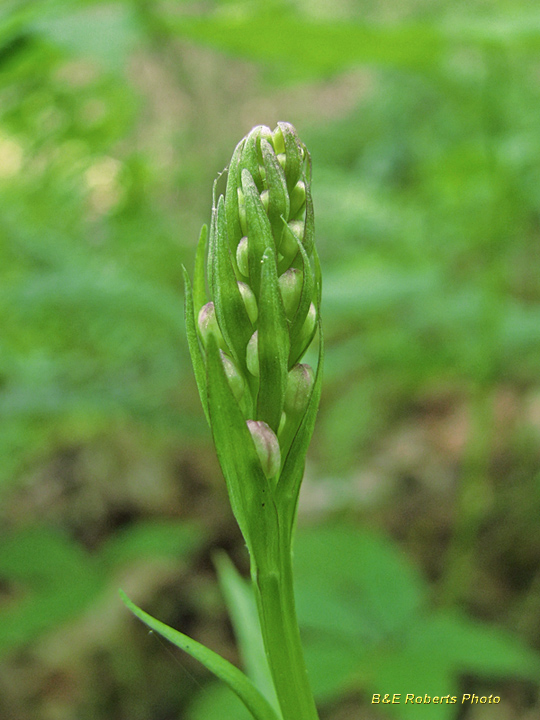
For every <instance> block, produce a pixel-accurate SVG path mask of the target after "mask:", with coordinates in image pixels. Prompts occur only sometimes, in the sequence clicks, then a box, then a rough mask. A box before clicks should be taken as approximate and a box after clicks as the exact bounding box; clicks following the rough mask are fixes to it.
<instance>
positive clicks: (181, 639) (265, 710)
mask: <svg viewBox="0 0 540 720" xmlns="http://www.w3.org/2000/svg"><path fill="white" fill-rule="evenodd" d="M120 597H121V598H122V601H123V602H124V604H125V605H126V606H127V607H128V608H129V610H131V612H132V613H133V614H134V615H135V617H137V618H138V619H139V620H141V621H142V622H143V623H144V624H145V625H147V626H148V627H149V628H150V629H151V630H153V631H154V632H157V633H159V634H160V635H161V636H162V637H164V638H165V639H166V640H168V641H169V642H171V643H172V644H173V645H176V647H178V648H180V649H181V650H184V652H187V653H188V654H189V655H191V656H192V657H193V658H195V659H196V660H198V661H199V662H200V663H202V664H203V665H204V666H205V667H206V668H207V669H208V670H210V672H212V673H214V675H215V676H216V677H218V678H219V679H220V680H221V681H223V682H224V683H225V684H226V685H228V687H229V688H230V689H231V690H232V691H233V692H234V693H235V694H236V695H237V696H238V697H239V698H240V700H241V701H242V702H243V703H244V705H245V706H246V707H247V709H248V710H249V711H250V713H251V714H252V715H253V717H254V718H255V719H256V720H280V719H279V717H278V715H277V714H276V713H275V712H274V710H273V709H272V706H271V705H270V703H269V702H268V700H266V698H265V697H264V696H263V695H262V694H261V693H260V692H259V690H257V688H256V687H255V685H254V684H253V683H252V682H251V680H250V679H249V678H247V677H246V676H245V675H244V673H243V672H242V671H241V670H239V669H238V668H237V667H235V666H234V665H233V664H232V663H230V662H229V661H228V660H225V658H222V657H221V655H218V654H217V653H215V652H214V651H213V650H210V649H209V648H207V647H205V646H204V645H201V643H198V642H197V641H196V640H193V639H192V638H190V637H189V636H188V635H184V634H183V633H181V632H179V631H178V630H174V629H173V628H171V627H169V626H168V625H165V623H162V622H160V621H159V620H156V619H155V618H153V617H152V616H151V615H148V613H145V612H144V610H141V609H140V608H139V607H137V606H136V605H135V604H134V603H133V602H132V601H131V600H130V599H129V598H128V596H127V595H126V594H125V593H124V592H123V591H122V590H120Z"/></svg>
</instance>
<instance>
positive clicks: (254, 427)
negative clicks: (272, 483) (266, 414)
mask: <svg viewBox="0 0 540 720" xmlns="http://www.w3.org/2000/svg"><path fill="white" fill-rule="evenodd" d="M247 426H248V428H249V432H250V433H251V437H252V438H253V444H254V445H255V450H256V451H257V455H258V456H259V460H260V461H261V467H262V471H263V473H264V474H265V476H266V477H267V479H270V478H272V477H274V475H277V474H278V472H279V468H280V466H281V452H280V450H279V442H278V439H277V437H276V435H275V433H274V432H273V430H271V428H270V427H269V426H268V425H267V424H266V423H265V422H263V421H262V420H247Z"/></svg>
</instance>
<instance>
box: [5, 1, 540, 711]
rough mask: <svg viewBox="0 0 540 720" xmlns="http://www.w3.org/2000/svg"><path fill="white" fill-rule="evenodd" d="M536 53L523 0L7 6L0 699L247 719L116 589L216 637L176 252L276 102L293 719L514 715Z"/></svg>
mask: <svg viewBox="0 0 540 720" xmlns="http://www.w3.org/2000/svg"><path fill="white" fill-rule="evenodd" d="M539 50H540V14H539V13H538V11H537V10H536V9H535V7H534V5H531V3H525V2H521V1H518V0H501V1H500V2H498V3H497V4H494V3H484V2H481V1H480V0H477V1H476V2H469V3H455V2H446V1H445V0H440V1H439V2H432V1H431V2H427V1H426V0H407V1H406V2H403V1H402V0H400V1H398V0H385V2H377V3H376V2H371V0H336V1H335V2H333V3H331V4H328V3H323V2H317V1H316V0H311V1H308V0H286V1H283V2H264V3H263V2H260V3H259V2H257V1H254V0H249V2H248V1H247V0H244V1H242V0H239V1H238V2H233V1H232V0H228V1H227V2H214V1H209V2H204V3H203V2H187V1H186V2H165V1H159V2H147V1H145V0H117V1H116V2H105V1H104V0H102V1H101V2H98V1H93V2H92V1H91V0H78V2H70V3H68V2H65V1H63V0H41V1H40V2H30V1H28V2H24V0H6V1H5V2H3V3H2V5H1V7H0V461H1V462H0V500H1V504H0V523H1V535H0V716H1V717H6V718H9V719H11V718H16V719H17V720H33V719H34V718H35V719H36V720H64V719H65V720H70V719H71V718H74V717H76V718H78V719H81V720H84V719H85V718H93V719H96V718H104V719H105V718H107V720H123V719H124V718H126V720H127V718H129V720H138V719H139V718H140V719H141V720H142V719H143V718H144V719H145V720H169V718H171V719H172V718H175V719H178V720H180V719H184V718H186V719H188V720H201V719H202V718H210V717H216V718H218V717H219V718H220V720H229V718H236V719H239V718H241V717H242V715H241V712H242V711H241V710H239V709H238V708H237V707H236V706H235V705H234V704H233V701H232V700H230V699H229V697H228V696H227V695H224V694H223V692H222V690H221V689H220V688H218V687H216V686H214V685H213V684H210V683H209V678H208V677H207V675H206V674H205V673H204V672H203V671H202V670H201V669H200V668H199V667H197V666H196V665H195V664H193V663H192V662H191V661H190V660H189V659H186V658H185V657H182V656H180V655H173V656H171V654H169V653H168V652H167V650H166V649H165V648H164V647H163V646H162V645H160V643H159V642H158V641H157V639H156V638H155V636H154V637H152V636H148V635H147V634H146V632H145V631H144V629H142V628H140V627H138V626H135V625H134V624H133V622H132V619H131V618H130V617H128V614H127V611H126V610H125V609H124V608H123V606H122V605H121V604H120V601H119V600H118V598H117V594H116V590H117V588H118V587H119V586H122V587H123V588H124V589H125V590H126V592H128V593H129V594H130V595H131V596H132V597H133V598H134V600H135V601H136V602H137V603H138V604H140V605H144V606H145V607H146V608H147V609H149V610H150V611H151V612H152V614H154V615H155V616H157V617H160V618H161V619H163V620H164V621H166V622H168V623H169V624H172V625H176V626H177V627H179V628H180V629H181V630H183V631H185V632H189V633H191V634H193V635H195V636H196V637H197V638H198V639H200V640H202V641H204V642H206V643H207V644H208V645H210V646H211V647H212V648H213V649H215V650H217V651H219V652H221V653H223V654H224V655H226V656H227V657H229V658H230V659H233V660H234V661H235V662H240V656H239V651H238V650H237V649H236V645H235V643H234V640H233V636H232V633H231V629H230V627H229V625H228V623H227V620H226V615H225V609H224V605H223V601H222V599H221V595H220V591H219V589H218V586H217V583H216V578H215V571H214V568H213V564H212V549H214V548H216V547H222V548H225V549H226V550H227V551H228V552H229V553H230V554H231V555H232V556H233V558H234V559H235V560H236V562H237V564H238V565H239V566H240V567H241V568H242V569H246V559H245V555H244V550H243V547H242V543H241V540H240V538H239V535H238V531H237V529H236V528H235V525H234V522H233V520H232V518H231V513H230V510H229V509H228V504H227V498H226V494H225V490H224V487H223V482H222V480H221V476H220V472H219V468H218V466H217V462H216V461H215V459H214V455H213V450H212V448H211V444H210V436H209V432H208V430H207V428H206V426H205V422H204V418H203V414H202V410H201V408H200V405H199V401H198V397H197V393H196V390H195V383H194V380H193V377H192V371H191V367H190V365H189V358H188V353H187V346H186V340H185V336H184V329H183V319H182V302H183V301H182V293H181V287H182V276H181V268H182V263H184V264H186V265H187V266H188V267H191V266H192V263H193V259H194V250H195V245H196V241H197V237H198V232H199V228H200V226H201V224H202V223H203V222H207V221H208V219H209V209H210V205H211V187H212V182H213V179H214V178H215V176H216V175H217V174H218V173H219V172H220V171H221V170H222V169H223V167H224V166H225V164H226V162H227V161H228V158H229V157H230V154H231V151H232V149H233V147H234V145H235V143H236V142H238V140H239V139H240V138H241V137H242V136H243V135H244V134H245V133H246V132H247V131H249V129H250V128H251V127H252V126H253V125H255V124H258V123H264V124H267V125H270V126H273V125H274V124H275V122H276V121H278V120H288V121H291V122H292V123H293V124H295V125H296V127H297V129H298V131H299V133H300V135H301V137H302V138H303V140H304V141H305V142H306V144H307V145H308V147H309V148H310V150H311V152H312V156H313V164H314V189H313V192H314V202H315V208H316V220H317V242H318V247H319V253H320V256H321V261H322V265H323V273H324V275H323V277H324V289H323V302H324V326H325V334H326V339H327V362H326V375H325V378H326V379H325V389H324V393H323V402H322V407H321V411H320V414H319V420H318V426H317V429H316V435H315V440H314V442H313V449H312V452H311V454H310V459H309V463H308V470H307V477H306V482H305V488H304V490H305V492H304V493H303V497H302V506H301V510H300V523H299V530H298V552H297V565H298V601H299V612H300V616H301V619H302V622H303V628H304V633H305V638H306V648H307V652H308V660H309V663H310V667H311V672H312V677H313V683H314V686H315V687H316V690H317V693H318V698H319V700H320V704H321V715H322V717H323V718H325V719H326V720H346V719H348V718H351V719H355V718H359V717H365V718H366V719H369V720H377V719H379V720H380V719H383V718H386V717H398V718H405V719H406V718H413V717H418V716H419V714H420V713H422V717H424V718H427V719H428V720H429V718H433V720H438V719H440V720H445V719H446V718H448V720H450V718H467V719H468V720H470V719H472V720H482V719H483V718H490V719H491V718H494V719H495V720H506V718H508V720H510V719H511V718H523V719H525V720H527V719H529V718H530V719H531V720H532V718H536V717H538V713H539V710H540V705H539V699H538V685H537V684H535V681H536V680H537V678H538V677H539V672H538V671H539V660H538V652H539V651H540V524H539V523H538V518H539V517H540V382H539V378H540V250H539V247H540V246H539V240H540V238H539V228H540V164H539V155H540V131H539V128H538V117H539V116H540V91H539V88H538V73H539V71H540V57H539ZM241 654H242V650H241V648H240V655H241ZM376 692H380V693H383V694H384V693H390V694H392V693H394V692H402V693H407V692H415V693H416V692H417V693H418V694H424V693H428V694H431V695H444V694H446V693H454V694H456V695H459V696H461V693H463V692H470V693H472V692H476V693H477V694H478V695H488V696H489V695H490V694H492V693H493V694H497V695H499V696H500V697H501V703H500V704H499V705H498V706H497V707H496V708H494V707H493V706H491V707H481V706H480V705H477V706H460V705H457V706H454V707H447V708H446V707H443V706H439V707H435V706H433V705H431V706H429V707H428V706H424V707H423V708H421V709H416V708H412V709H411V707H410V706H408V707H406V706H403V705H401V706H385V707H382V706H375V705H372V704H370V699H371V694H372V693H376ZM229 704H230V708H229ZM413 710H414V711H415V712H413ZM416 713H418V714H416ZM495 713H497V714H495Z"/></svg>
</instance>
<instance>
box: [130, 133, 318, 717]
mask: <svg viewBox="0 0 540 720" xmlns="http://www.w3.org/2000/svg"><path fill="white" fill-rule="evenodd" d="M217 182H218V181H216V183H215V184H214V201H213V208H212V222H211V226H210V233H209V236H208V238H207V229H206V227H203V230H202V232H201V236H200V240H199V247H198V251H197V259H196V267H195V276H194V283H193V289H192V288H191V283H190V280H189V277H188V274H187V272H186V273H185V284H186V306H185V310H186V329H187V336H188V342H189V347H190V353H191V359H192V362H193V367H194V370H195V377H196V380H197V385H198V388H199V393H200V396H201V401H202V404H203V407H204V410H205V414H206V417H207V419H208V422H209V424H210V427H211V430H212V434H213V438H214V443H215V446H216V449H217V453H218V457H219V460H220V464H221V467H222V470H223V474H224V476H225V480H226V483H227V489H228V492H229V497H230V501H231V506H232V509H233V512H234V514H235V517H236V519H237V521H238V524H239V526H240V529H241V531H242V533H243V535H244V538H245V540H246V544H247V547H248V550H249V554H250V563H251V578H252V585H253V590H254V594H255V598H256V604H257V610H258V618H259V622H260V630H261V634H262V639H263V644H264V649H265V656H266V658H265V657H264V656H263V655H262V654H261V655H259V660H260V662H259V663H258V665H259V667H258V670H259V671H260V673H259V676H260V677H262V678H267V677H268V670H267V669H266V667H265V664H266V662H268V669H269V672H270V675H271V678H272V682H271V683H270V684H269V685H267V684H266V682H265V683H264V685H265V687H266V690H267V697H266V696H265V695H264V694H263V693H262V692H261V690H260V689H257V687H256V686H255V685H254V684H253V683H252V682H251V681H250V680H248V678H247V677H246V676H244V675H243V674H242V673H241V672H240V671H239V670H238V669H237V668H235V667H234V666H232V665H230V663H228V662H226V661H225V660H223V659H222V658H221V657H219V656H217V655H216V654H215V653H213V652H212V651H210V650H208V649H207V648H205V647H203V646H202V645H199V644H198V643H196V642H195V641H193V640H191V639H189V638H187V637H186V636H184V635H182V634H180V633H178V632H177V631H175V630H173V629H172V628H169V627H167V626H165V625H163V624H162V623H160V622H158V621H157V620H155V619H153V618H151V617H150V616H149V615H147V614H146V613H143V612H142V611H141V610H139V609H138V608H136V607H135V606H134V605H133V604H132V603H131V602H130V601H129V600H127V598H125V596H124V599H125V601H126V602H127V604H128V607H130V609H131V610H132V611H133V612H134V613H135V614H136V615H137V616H138V617H139V618H140V619H141V620H143V621H144V622H145V623H147V624H148V625H149V626H150V627H151V628H153V629H154V630H156V631H157V632H159V633H161V634H162V635H163V636H164V637H166V638H167V639H169V640H171V642H173V643H175V644H176V645H178V646H179V647H181V648H183V649H184V650H186V651H187V652H189V653H190V654H192V655H193V656H194V657H196V658H197V659H198V660H200V661H201V662H203V663H204V664H205V665H206V666H207V667H208V668H209V669H210V670H212V671H213V672H214V673H215V674H216V675H217V676H218V677H219V678H220V679H221V680H223V681H224V682H226V683H227V684H228V685H229V686H230V687H231V688H232V689H233V690H234V691H235V692H236V693H237V695H238V696H239V697H240V698H241V700H242V701H243V702H244V704H245V705H246V707H247V708H248V709H249V710H250V711H251V713H252V714H253V716H254V717H256V718H259V719H260V720H263V719H265V720H270V718H276V717H281V718H283V720H289V719H290V720H314V719H315V718H317V717H318V716H317V710H316V708H315V703H314V700H313V695H312V691H311V689H310V686H309V681H308V676H307V671H306V667H305V662H304V656H303V650H302V646H301V642H300V634H299V630H298V623H297V619H296V610H295V602H294V592H293V573H292V560H291V556H292V542H293V533H294V527H295V520H296V511H297V504H298V495H299V491H300V484H301V482H302V476H303V470H304V464H305V456H306V451H307V447H308V444H309V440H310V438H311V435H312V432H313V426H314V422H315V415H316V412H317V407H318V403H319V397H320V389H321V382H322V372H321V370H322V355H323V346H322V333H321V328H320V299H321V278H320V268H319V264H318V259H317V253H316V250H315V247H314V240H313V233H314V215H313V203H312V199H311V190H310V185H311V165H310V155H309V153H308V151H307V149H306V147H305V145H304V144H303V143H302V142H301V141H300V140H299V138H298V136H297V134H296V131H295V129H294V128H293V127H292V126H291V125H290V124H288V123H279V124H278V126H277V128H276V129H275V130H274V131H273V132H272V131H271V130H270V129H269V128H267V127H263V126H258V127H256V128H254V129H253V130H252V131H251V132H250V133H249V134H248V135H247V136H246V137H245V138H244V139H243V140H242V141H241V142H240V143H239V144H238V146H237V147H236V149H235V151H234V154H233V156H232V159H231V162H230V165H229V168H228V174H227V187H226V192H225V196H223V195H220V197H219V199H218V200H216V186H217ZM207 246H208V247H207ZM205 268H206V278H205ZM205 280H206V281H207V284H208V290H209V293H210V296H211V298H212V299H211V300H210V301H207V293H206V283H205ZM196 318H197V320H196ZM317 329H318V330H319V358H318V363H317V369H316V372H314V371H313V369H312V368H311V366H310V365H308V364H301V363H300V362H299V361H300V360H301V359H302V357H303V356H304V354H305V353H306V351H307V350H308V348H309V346H310V345H311V343H312V341H313V339H314V337H315V335H316V333H317ZM259 684H261V683H259ZM274 694H275V696H274Z"/></svg>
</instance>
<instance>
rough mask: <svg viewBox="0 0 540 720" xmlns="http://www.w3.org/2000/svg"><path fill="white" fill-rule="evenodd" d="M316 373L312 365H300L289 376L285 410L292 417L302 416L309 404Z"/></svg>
mask: <svg viewBox="0 0 540 720" xmlns="http://www.w3.org/2000/svg"><path fill="white" fill-rule="evenodd" d="M314 382H315V373H314V372H313V369H312V368H311V366H310V365H307V364H306V363H299V364H298V365H295V366H294V367H293V368H292V370H291V371H290V372H289V374H288V376H287V389H286V390H285V401H284V406H283V409H284V410H285V412H286V413H288V414H289V413H290V414H292V415H298V414H302V413H303V412H304V411H305V409H306V407H307V404H308V401H309V398H310V395H311V390H312V388H313V383H314Z"/></svg>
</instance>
